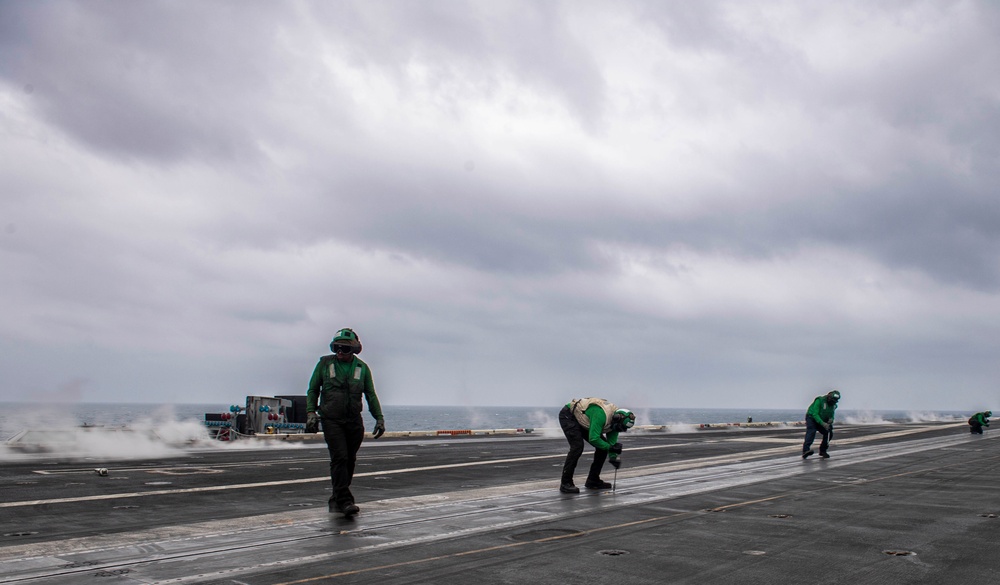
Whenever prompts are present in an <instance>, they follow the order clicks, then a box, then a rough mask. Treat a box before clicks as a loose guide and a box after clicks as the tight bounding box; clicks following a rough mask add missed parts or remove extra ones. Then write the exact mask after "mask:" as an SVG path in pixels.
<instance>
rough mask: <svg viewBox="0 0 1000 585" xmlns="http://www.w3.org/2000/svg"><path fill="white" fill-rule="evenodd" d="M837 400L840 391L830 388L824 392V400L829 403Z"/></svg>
mask: <svg viewBox="0 0 1000 585" xmlns="http://www.w3.org/2000/svg"><path fill="white" fill-rule="evenodd" d="M839 400H840V392H838V391H836V390H831V391H829V392H827V393H826V401H827V402H829V403H830V404H835V403H836V402H837V401H839Z"/></svg>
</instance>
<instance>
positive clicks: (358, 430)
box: [323, 417, 365, 506]
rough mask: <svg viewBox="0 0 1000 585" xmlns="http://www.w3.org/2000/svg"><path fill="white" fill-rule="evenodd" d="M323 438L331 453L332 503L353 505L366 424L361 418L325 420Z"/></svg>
mask: <svg viewBox="0 0 1000 585" xmlns="http://www.w3.org/2000/svg"><path fill="white" fill-rule="evenodd" d="M323 438H324V439H326V448H327V449H329V451H330V479H331V480H332V481H333V495H332V496H330V502H333V503H335V504H337V505H340V506H346V505H347V504H353V503H354V495H353V494H351V480H352V479H353V478H354V465H355V464H356V463H357V461H358V449H360V448H361V442H362V441H363V440H364V438H365V425H364V422H363V421H362V420H361V418H360V417H358V419H357V420H348V421H342V420H332V419H328V418H324V419H323Z"/></svg>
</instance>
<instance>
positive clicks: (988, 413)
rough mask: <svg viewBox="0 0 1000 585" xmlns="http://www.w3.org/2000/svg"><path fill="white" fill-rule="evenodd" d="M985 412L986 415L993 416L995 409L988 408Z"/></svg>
mask: <svg viewBox="0 0 1000 585" xmlns="http://www.w3.org/2000/svg"><path fill="white" fill-rule="evenodd" d="M983 414H985V415H986V416H993V411H992V410H987V411H986V412H984V413H983Z"/></svg>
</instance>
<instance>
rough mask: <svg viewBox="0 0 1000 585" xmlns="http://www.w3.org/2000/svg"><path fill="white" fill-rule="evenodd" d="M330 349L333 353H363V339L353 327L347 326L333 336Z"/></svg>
mask: <svg viewBox="0 0 1000 585" xmlns="http://www.w3.org/2000/svg"><path fill="white" fill-rule="evenodd" d="M330 349H331V350H332V351H333V353H361V339H360V338H359V337H358V334H357V333H355V332H354V330H353V329H350V328H347V327H345V328H343V329H341V330H340V331H338V332H337V334H336V335H334V336H333V341H331V342H330Z"/></svg>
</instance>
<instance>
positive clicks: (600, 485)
mask: <svg viewBox="0 0 1000 585" xmlns="http://www.w3.org/2000/svg"><path fill="white" fill-rule="evenodd" d="M583 485H584V486H585V487H586V488H587V489H588V490H606V489H610V488H611V484H610V483H608V482H606V481H602V480H600V479H598V480H596V481H591V480H589V479H588V480H587V483H585V484H583Z"/></svg>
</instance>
